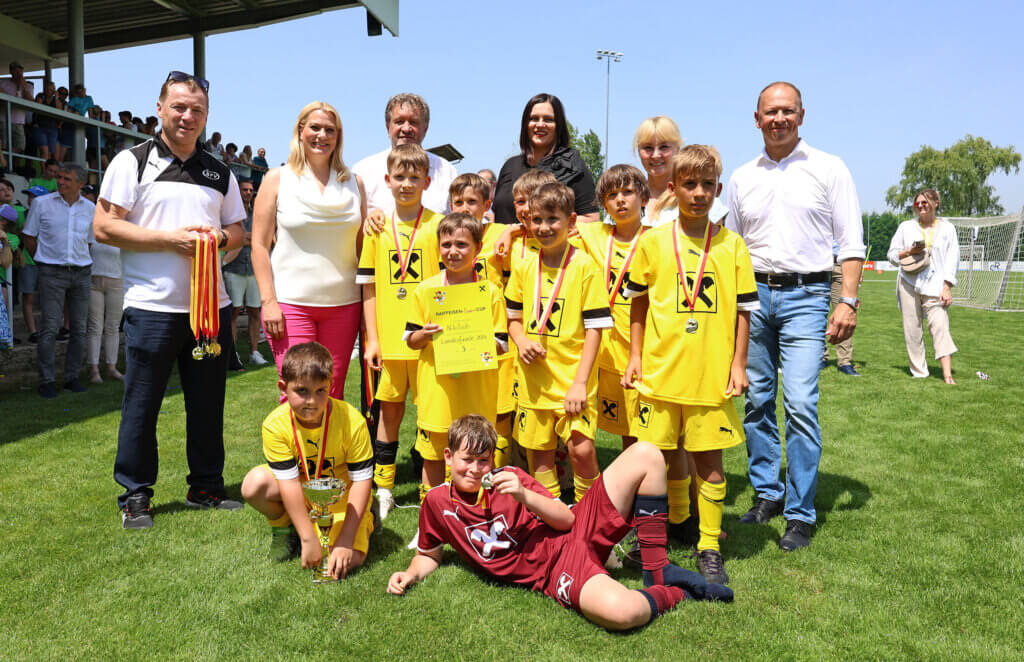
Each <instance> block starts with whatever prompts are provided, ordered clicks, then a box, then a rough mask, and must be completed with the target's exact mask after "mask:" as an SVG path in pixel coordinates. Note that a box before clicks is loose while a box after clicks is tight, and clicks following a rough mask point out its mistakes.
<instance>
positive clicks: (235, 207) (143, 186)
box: [99, 135, 245, 313]
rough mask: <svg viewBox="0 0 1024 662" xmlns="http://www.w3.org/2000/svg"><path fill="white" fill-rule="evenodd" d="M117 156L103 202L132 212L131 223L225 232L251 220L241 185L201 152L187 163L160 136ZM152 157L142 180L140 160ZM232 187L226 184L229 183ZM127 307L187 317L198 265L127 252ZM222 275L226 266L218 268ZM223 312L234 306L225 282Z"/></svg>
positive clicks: (173, 256) (177, 257) (170, 255)
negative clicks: (193, 276)
mask: <svg viewBox="0 0 1024 662" xmlns="http://www.w3.org/2000/svg"><path fill="white" fill-rule="evenodd" d="M153 143H154V146H153V147H152V149H149V147H148V146H149V144H150V141H146V142H144V143H142V144H141V145H136V146H135V147H132V148H131V149H126V150H124V151H123V152H120V153H119V154H118V155H117V156H115V157H114V160H113V161H111V162H110V167H109V168H107V171H106V172H105V173H104V176H103V184H102V185H101V187H100V195H99V197H100V198H102V199H103V200H107V201H109V202H112V203H113V204H115V205H117V206H119V207H123V208H124V209H127V210H128V215H127V218H126V220H127V221H128V222H129V223H134V224H136V225H138V226H140V227H144V228H150V229H153V230H177V229H178V228H182V227H185V226H188V225H208V226H210V227H213V228H215V229H221V228H223V227H226V226H228V225H231V224H233V223H241V222H242V221H244V220H245V206H244V205H243V204H242V196H241V194H240V193H239V190H238V181H237V180H236V179H235V176H234V175H233V174H232V173H231V170H230V169H229V168H228V166H226V165H225V164H223V163H221V162H220V161H218V160H217V159H216V158H215V157H214V156H213V155H211V154H209V153H208V152H205V151H203V150H202V149H198V150H197V151H196V153H195V154H193V156H192V157H190V158H189V159H188V160H187V161H185V163H182V162H181V161H179V160H178V158H177V157H176V156H174V154H172V153H171V152H170V150H169V149H168V148H167V146H166V145H164V144H163V142H162V140H161V139H160V136H159V135H157V137H156V138H154V139H153ZM143 157H145V158H146V163H145V164H144V166H143V171H142V178H141V180H140V179H139V159H140V158H143ZM224 178H227V180H226V181H227V184H226V185H225V184H224V182H225V179H224ZM121 267H122V278H123V280H124V307H125V308H140V309H142V310H152V311H157V312H166V313H187V312H188V311H189V298H190V296H191V288H190V284H191V273H192V260H191V258H190V257H189V256H187V255H182V254H181V253H177V252H173V251H170V250H166V251H149V252H145V251H130V250H127V249H123V250H122V251H121ZM217 268H218V271H219V270H220V262H219V260H218V264H217ZM218 291H219V298H220V307H221V308H223V307H224V306H228V305H231V299H230V297H229V296H228V292H227V289H225V287H224V278H223V276H222V277H221V278H220V287H219V288H218Z"/></svg>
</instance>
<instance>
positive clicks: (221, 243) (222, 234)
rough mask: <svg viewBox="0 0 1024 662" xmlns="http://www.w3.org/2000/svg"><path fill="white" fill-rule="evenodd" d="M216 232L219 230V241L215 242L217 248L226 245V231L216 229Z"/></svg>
mask: <svg viewBox="0 0 1024 662" xmlns="http://www.w3.org/2000/svg"><path fill="white" fill-rule="evenodd" d="M218 232H220V241H218V242H217V248H224V247H225V246H227V245H228V233H227V232H224V231H223V230H218Z"/></svg>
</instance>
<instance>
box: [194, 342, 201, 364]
mask: <svg viewBox="0 0 1024 662" xmlns="http://www.w3.org/2000/svg"><path fill="white" fill-rule="evenodd" d="M192 358H193V359H195V360H196V361H202V360H203V348H202V347H201V346H199V345H196V346H195V347H194V348H193V349H192Z"/></svg>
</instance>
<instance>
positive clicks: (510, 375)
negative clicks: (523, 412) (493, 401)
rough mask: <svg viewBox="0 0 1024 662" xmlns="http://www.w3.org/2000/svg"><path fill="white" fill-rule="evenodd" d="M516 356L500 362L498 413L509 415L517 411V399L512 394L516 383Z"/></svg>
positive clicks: (509, 356) (510, 355) (510, 356)
mask: <svg viewBox="0 0 1024 662" xmlns="http://www.w3.org/2000/svg"><path fill="white" fill-rule="evenodd" d="M515 358H516V357H515V356H514V355H512V354H509V355H508V357H507V358H504V359H501V360H500V361H498V413H499V414H508V413H511V412H514V411H515V410H516V398H515V396H514V395H513V394H512V390H513V384H514V383H515V381H516V361H515Z"/></svg>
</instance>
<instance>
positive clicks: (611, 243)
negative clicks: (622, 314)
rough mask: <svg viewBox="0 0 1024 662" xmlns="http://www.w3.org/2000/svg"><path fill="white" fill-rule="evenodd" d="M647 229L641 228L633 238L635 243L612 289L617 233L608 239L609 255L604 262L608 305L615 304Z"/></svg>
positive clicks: (632, 243) (630, 248) (613, 232)
mask: <svg viewBox="0 0 1024 662" xmlns="http://www.w3.org/2000/svg"><path fill="white" fill-rule="evenodd" d="M646 230H647V228H640V230H639V231H638V232H637V233H636V236H635V237H633V241H631V242H630V243H629V252H628V253H627V254H626V259H625V260H623V261H622V266H621V267H619V275H618V277H617V278H616V279H615V287H612V254H613V253H614V252H615V231H614V230H613V231H612V234H611V236H609V237H608V253H607V257H606V258H605V261H604V286H605V289H607V290H608V305H609V306H611V305H614V304H615V296H616V295H617V294H618V293H619V288H620V287H622V280H623V279H624V278H625V277H626V271H627V270H628V269H629V265H630V263H631V262H632V261H633V256H634V255H635V254H636V247H637V245H638V244H639V243H640V235H642V234H643V233H644V232H646Z"/></svg>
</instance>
